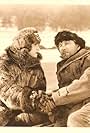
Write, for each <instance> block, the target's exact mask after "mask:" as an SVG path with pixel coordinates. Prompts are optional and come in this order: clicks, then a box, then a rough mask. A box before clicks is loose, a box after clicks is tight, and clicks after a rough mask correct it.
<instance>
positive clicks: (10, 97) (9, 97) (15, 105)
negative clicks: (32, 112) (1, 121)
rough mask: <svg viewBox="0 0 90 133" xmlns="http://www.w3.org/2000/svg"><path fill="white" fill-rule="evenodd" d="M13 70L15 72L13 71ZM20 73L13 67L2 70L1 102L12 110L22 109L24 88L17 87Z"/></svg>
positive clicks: (0, 74)
mask: <svg viewBox="0 0 90 133" xmlns="http://www.w3.org/2000/svg"><path fill="white" fill-rule="evenodd" d="M12 69H13V70H12ZM17 77H18V71H17V69H14V67H12V68H11V69H10V70H9V67H7V66H4V67H3V66H2V68H0V100H1V101H2V102H3V103H4V104H5V105H6V106H7V107H8V108H11V109H20V97H21V95H22V90H23V88H22V87H21V86H19V85H17V82H16V81H17Z"/></svg>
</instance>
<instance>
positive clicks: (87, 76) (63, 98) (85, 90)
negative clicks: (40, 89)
mask: <svg viewBox="0 0 90 133" xmlns="http://www.w3.org/2000/svg"><path fill="white" fill-rule="evenodd" d="M52 97H53V99H54V101H55V103H56V105H65V104H69V103H78V102H80V101H82V100H84V99H86V98H88V97H90V67H88V68H87V69H86V70H85V71H84V73H83V74H82V76H81V77H80V79H79V80H74V81H73V82H72V84H70V85H69V86H66V87H63V88H61V89H59V90H58V91H57V92H54V93H53V94H52Z"/></svg>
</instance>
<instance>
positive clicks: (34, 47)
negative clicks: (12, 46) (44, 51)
mask: <svg viewBox="0 0 90 133" xmlns="http://www.w3.org/2000/svg"><path fill="white" fill-rule="evenodd" d="M39 47H40V44H38V43H37V44H32V48H31V50H30V52H29V54H30V55H31V56H32V57H35V58H37V53H38V52H39V50H40V48H39Z"/></svg>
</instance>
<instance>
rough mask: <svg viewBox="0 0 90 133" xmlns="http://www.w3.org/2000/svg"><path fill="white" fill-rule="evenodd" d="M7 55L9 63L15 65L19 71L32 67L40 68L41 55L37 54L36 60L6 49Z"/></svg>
mask: <svg viewBox="0 0 90 133" xmlns="http://www.w3.org/2000/svg"><path fill="white" fill-rule="evenodd" d="M6 52H7V55H8V57H9V59H10V60H11V62H13V63H15V64H17V65H18V66H19V67H20V69H30V68H33V67H37V66H40V59H41V58H42V56H41V54H40V53H38V56H37V58H35V57H32V56H30V55H29V54H28V53H27V54H26V55H21V53H19V54H18V53H15V52H13V51H11V50H10V49H9V48H8V49H7V51H6Z"/></svg>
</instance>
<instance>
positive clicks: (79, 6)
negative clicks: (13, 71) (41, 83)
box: [0, 0, 90, 90]
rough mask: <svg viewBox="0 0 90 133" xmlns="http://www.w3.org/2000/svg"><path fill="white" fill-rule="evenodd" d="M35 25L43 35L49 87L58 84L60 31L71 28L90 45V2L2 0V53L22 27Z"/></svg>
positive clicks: (43, 51) (0, 48) (42, 48)
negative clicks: (57, 45) (57, 68)
mask: <svg viewBox="0 0 90 133" xmlns="http://www.w3.org/2000/svg"><path fill="white" fill-rule="evenodd" d="M29 26H31V27H35V28H37V29H38V31H39V34H40V37H41V40H42V41H41V44H40V45H41V46H40V47H41V50H40V52H41V53H42V56H43V59H42V61H41V63H42V67H43V69H44V71H45V76H46V78H47V90H50V89H56V88H58V85H57V78H56V64H57V62H58V61H60V60H61V58H60V54H59V52H58V50H57V49H56V47H55V44H54V37H55V35H56V34H57V33H58V31H62V30H70V31H73V32H76V33H77V34H78V35H80V36H81V37H83V39H85V41H86V45H87V46H90V2H89V1H87V0H86V1H84V0H82V1H80V0H48V1H47V0H44V1H43V0H21V1H19V0H3V1H0V55H1V54H3V52H4V49H5V48H6V47H7V46H9V45H10V44H11V42H12V39H13V37H14V36H15V34H16V33H17V31H18V30H20V29H22V28H24V27H29Z"/></svg>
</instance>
